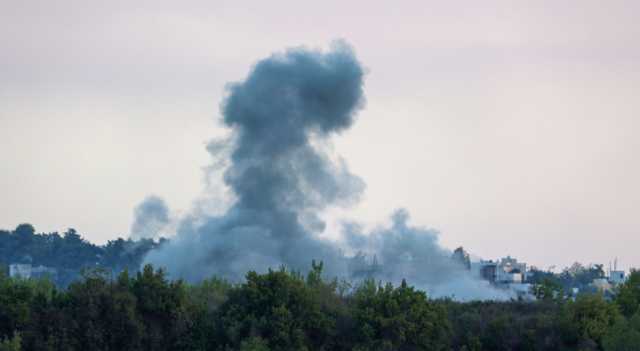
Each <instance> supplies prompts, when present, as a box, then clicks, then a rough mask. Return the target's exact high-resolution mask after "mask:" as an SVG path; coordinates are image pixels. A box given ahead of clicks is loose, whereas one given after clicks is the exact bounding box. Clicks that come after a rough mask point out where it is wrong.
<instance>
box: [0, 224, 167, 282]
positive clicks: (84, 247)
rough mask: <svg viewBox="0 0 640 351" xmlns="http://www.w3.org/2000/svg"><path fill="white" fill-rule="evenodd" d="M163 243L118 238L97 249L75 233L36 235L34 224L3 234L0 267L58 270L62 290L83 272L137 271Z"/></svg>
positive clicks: (54, 278)
mask: <svg viewBox="0 0 640 351" xmlns="http://www.w3.org/2000/svg"><path fill="white" fill-rule="evenodd" d="M162 241H163V240H161V241H160V242H155V241H154V240H151V239H141V240H139V241H133V240H124V239H121V238H119V239H117V240H111V241H109V242H107V244H106V245H103V246H98V245H94V244H92V243H90V242H88V241H86V240H84V239H83V238H82V237H81V236H80V234H78V233H77V232H76V231H75V230H74V229H69V230H67V231H66V232H65V233H64V234H63V235H60V234H58V233H40V234H36V232H35V228H34V227H33V226H32V225H31V224H20V225H18V226H17V227H16V229H14V230H13V231H6V230H0V266H5V267H6V266H8V265H10V264H12V263H31V264H32V265H33V266H46V267H51V268H55V269H56V271H57V274H56V275H55V277H52V278H53V280H54V282H55V283H56V284H57V285H59V286H67V285H68V284H69V283H71V282H72V281H73V280H75V279H77V278H78V276H79V273H80V271H81V270H82V269H84V268H94V267H103V268H106V269H109V270H111V271H113V272H120V271H122V270H123V269H128V270H130V271H136V270H138V268H139V267H140V265H141V263H142V259H143V258H144V255H145V254H146V253H147V252H149V250H151V249H153V248H155V247H157V246H158V245H160V244H161V243H162ZM5 269H6V268H5Z"/></svg>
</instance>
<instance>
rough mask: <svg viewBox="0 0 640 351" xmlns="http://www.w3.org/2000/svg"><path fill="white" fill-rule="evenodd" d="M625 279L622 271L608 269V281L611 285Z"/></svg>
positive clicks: (620, 282)
mask: <svg viewBox="0 0 640 351" xmlns="http://www.w3.org/2000/svg"><path fill="white" fill-rule="evenodd" d="M625 280H626V278H625V273H624V271H610V272H609V282H610V283H611V284H613V285H618V284H622V283H624V282H625Z"/></svg>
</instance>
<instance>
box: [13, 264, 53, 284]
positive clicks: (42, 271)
mask: <svg viewBox="0 0 640 351" xmlns="http://www.w3.org/2000/svg"><path fill="white" fill-rule="evenodd" d="M57 274H58V270H57V269H55V268H50V267H45V266H37V267H34V266H32V265H31V263H12V264H10V265H9V276H10V277H12V278H18V277H19V278H25V279H29V278H41V277H44V276H49V277H51V278H52V279H54V280H55V278H56V276H57Z"/></svg>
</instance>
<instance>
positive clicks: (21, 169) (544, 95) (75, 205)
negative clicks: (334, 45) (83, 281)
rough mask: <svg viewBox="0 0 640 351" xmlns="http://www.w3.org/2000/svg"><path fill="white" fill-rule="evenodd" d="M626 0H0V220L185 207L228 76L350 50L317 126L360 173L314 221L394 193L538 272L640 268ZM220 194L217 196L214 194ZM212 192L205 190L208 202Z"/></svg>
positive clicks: (637, 86)
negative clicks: (327, 125) (344, 201)
mask: <svg viewBox="0 0 640 351" xmlns="http://www.w3.org/2000/svg"><path fill="white" fill-rule="evenodd" d="M638 13H640V2H638V1H606V2H604V1H588V0H584V1H557V0H555V1H446V2H443V1H415V2H409V1H394V2H372V1H362V2H359V1H358V2H344V1H322V2H301V1H269V2H267V1H254V2H239V1H180V2H177V1H176V2H163V1H86V0H85V1H64V0H61V1H28V0H24V1H8V0H0V140H1V143H0V165H1V167H2V169H1V172H0V195H1V196H2V201H1V202H0V227H2V228H7V229H11V228H13V227H15V226H16V225H17V224H18V223H21V222H30V223H32V224H34V225H35V226H36V229H37V230H39V231H54V230H58V231H62V230H64V229H65V228H67V227H74V228H76V229H78V230H79V231H80V232H81V233H82V234H83V235H84V236H85V237H86V238H88V239H90V240H92V241H95V242H105V241H106V240H108V239H111V238H115V237H116V236H118V235H128V230H129V227H130V225H131V222H132V217H133V209H134V207H135V206H136V205H137V204H138V203H139V202H140V201H142V200H143V199H144V198H145V196H147V195H149V194H157V195H159V196H161V197H163V198H164V199H166V200H167V202H168V204H169V206H170V207H171V209H172V210H173V211H174V212H175V213H174V214H176V215H177V214H180V213H186V212H188V211H189V209H190V208H191V206H192V202H193V200H194V199H198V198H199V197H200V196H201V194H202V189H203V187H204V182H203V177H204V172H203V167H205V166H207V165H208V164H209V163H210V160H209V156H208V154H207V152H206V150H205V146H206V143H207V141H208V140H209V139H211V138H212V137H223V136H224V135H226V133H227V132H228V131H226V130H224V129H223V128H221V127H220V126H219V125H218V124H217V118H218V117H219V111H218V104H219V102H220V100H221V97H222V95H223V92H224V86H225V84H226V83H227V82H230V81H236V80H240V79H243V78H244V77H245V76H246V74H247V72H248V71H249V69H250V67H251V65H252V63H254V62H255V61H257V60H258V59H260V58H263V57H265V56H268V55H269V54H271V53H272V52H274V51H280V50H282V49H284V48H287V47H292V46H300V45H304V46H308V47H326V46H327V45H328V44H329V43H330V42H331V41H332V40H333V39H339V38H342V39H345V40H347V41H348V42H349V43H351V45H353V46H354V48H355V50H356V53H357V55H358V57H359V59H360V60H361V61H362V63H363V64H364V65H365V66H366V67H367V68H368V69H369V73H368V76H367V79H366V87H365V91H366V94H367V106H366V108H365V110H364V111H362V112H361V113H360V115H359V119H358V121H357V122H356V125H355V126H354V127H353V128H352V129H351V130H349V131H347V132H346V133H343V134H342V135H341V136H339V137H337V138H335V140H334V148H335V151H336V153H338V154H340V155H342V156H343V157H344V158H345V159H346V160H347V162H348V164H349V166H350V168H351V170H352V171H353V173H355V174H357V175H360V176H361V177H362V178H363V179H364V180H365V181H366V183H367V190H366V192H365V196H364V199H363V201H362V202H361V203H360V204H358V205H357V206H356V207H354V208H352V209H350V210H347V211H343V210H340V211H331V213H330V214H328V216H330V217H332V218H339V217H349V218H353V219H358V220H362V221H364V222H366V223H368V224H369V225H372V226H373V225H376V224H378V223H381V221H385V220H386V218H388V215H389V214H390V213H391V212H392V211H393V209H395V208H398V207H405V208H407V209H408V210H409V211H410V213H411V215H412V222H413V223H414V224H418V225H425V226H428V227H432V228H436V229H438V230H440V231H441V236H440V239H441V242H442V243H443V245H444V246H447V247H449V248H454V247H456V246H458V245H464V246H465V247H466V248H467V249H469V250H470V251H471V252H473V253H474V254H476V255H479V256H482V257H485V258H497V257H499V256H504V255H507V254H510V255H512V256H516V257H518V258H520V259H522V260H525V261H527V262H529V263H532V264H536V265H538V266H542V267H544V268H546V267H547V266H550V265H557V266H559V267H561V266H565V265H569V264H571V263H572V262H573V261H581V262H583V263H589V262H596V263H605V264H606V263H608V262H609V261H611V260H613V259H614V258H615V257H618V259H619V262H620V265H621V266H622V267H623V268H628V267H630V266H636V267H638V266H640V254H638V252H640V229H639V228H640V223H639V222H640V215H639V209H640V206H639V205H640V185H639V184H638V182H639V181H640V162H638V151H639V150H640V141H639V138H638V130H639V129H638V128H639V127H640V116H639V112H640V99H638V97H637V95H638V91H640V25H638V23H637V15H638ZM220 191H222V190H220ZM220 201H222V200H220Z"/></svg>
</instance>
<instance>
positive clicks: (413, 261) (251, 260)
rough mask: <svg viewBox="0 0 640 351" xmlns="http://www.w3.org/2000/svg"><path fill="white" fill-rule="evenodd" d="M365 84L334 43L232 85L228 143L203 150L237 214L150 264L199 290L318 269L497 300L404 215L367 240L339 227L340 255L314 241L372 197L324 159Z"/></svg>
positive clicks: (197, 214)
mask: <svg viewBox="0 0 640 351" xmlns="http://www.w3.org/2000/svg"><path fill="white" fill-rule="evenodd" d="M364 75H365V70H364V69H363V67H362V66H361V65H360V63H359V62H358V60H357V59H356V57H355V55H354V53H353V51H352V49H351V48H350V47H349V46H348V45H347V44H346V43H344V42H336V43H334V44H333V45H332V47H331V49H330V50H329V51H327V52H322V51H314V50H307V49H304V48H297V49H290V50H288V51H286V52H284V53H281V54H274V55H272V56H271V57H269V58H267V59H264V60H261V61H259V62H258V63H257V64H256V65H255V66H254V67H253V69H252V70H251V72H250V73H249V75H248V77H247V78H246V79H245V80H244V81H242V82H237V83H233V84H230V85H229V86H228V87H227V93H228V94H227V96H226V98H225V99H224V101H223V103H222V104H221V112H222V122H223V123H224V124H225V125H226V126H228V127H230V128H231V130H232V137H231V139H230V140H228V141H227V142H226V143H223V144H224V145H221V143H220V142H219V141H217V142H213V143H211V144H210V146H209V147H208V150H209V152H210V153H212V155H213V156H214V158H215V159H218V158H219V156H220V155H219V153H220V152H221V150H229V151H228V158H229V162H228V164H227V166H226V169H225V171H224V177H223V179H224V182H225V183H226V185H227V186H228V187H229V188H230V189H231V190H232V192H233V194H234V195H235V202H234V203H233V204H232V205H231V206H230V207H229V208H228V209H227V210H226V211H225V212H224V213H223V214H222V215H206V214H203V213H204V211H194V213H193V214H191V215H189V216H186V217H184V218H182V219H181V221H180V223H179V224H178V228H177V233H176V236H175V237H174V238H172V239H171V242H170V243H169V244H168V245H164V246H163V247H161V248H160V249H158V250H154V251H152V252H151V253H150V254H149V255H148V257H147V258H146V261H147V262H150V263H153V264H155V265H159V266H162V267H166V268H167V269H168V271H169V273H170V274H171V275H172V276H175V277H181V278H185V279H187V280H191V281H197V280H200V279H203V278H206V277H210V276H211V275H218V276H222V277H225V278H228V279H231V280H240V279H242V277H243V276H244V275H245V273H246V272H247V271H248V270H256V271H265V270H266V269H268V268H269V267H271V268H277V267H279V266H281V265H285V266H287V267H289V268H292V269H296V270H301V271H305V270H307V269H308V268H309V267H310V264H311V260H312V259H315V260H320V261H323V262H324V267H325V272H326V274H327V275H329V276H338V277H343V278H349V279H360V278H363V277H374V278H379V279H383V280H386V281H392V282H398V281H400V280H401V279H402V278H407V279H408V280H409V281H410V282H411V283H412V284H416V285H417V286H419V287H421V288H423V289H426V290H428V291H429V292H431V293H432V294H433V295H436V296H443V295H448V296H451V295H455V296H456V297H459V298H496V297H498V295H499V293H497V292H496V291H494V290H493V289H490V288H489V287H486V286H483V285H482V283H481V282H479V281H476V280H474V279H472V278H471V277H470V276H469V274H468V273H467V272H466V271H464V270H463V269H462V268H461V267H459V266H458V265H457V264H456V263H454V262H453V261H452V260H451V259H450V255H451V253H450V252H448V251H446V250H444V249H442V248H441V247H440V246H439V245H438V243H437V235H436V233H435V232H433V231H429V230H426V229H420V228H412V227H410V226H408V225H407V219H408V214H407V213H406V211H398V212H397V213H396V214H394V216H393V224H392V226H391V227H389V228H382V229H378V230H375V231H373V232H372V233H365V232H363V231H362V230H361V229H360V226H359V225H357V224H355V223H346V224H344V226H343V229H342V233H341V237H342V240H341V241H340V242H341V243H342V245H340V244H336V243H335V242H331V241H328V240H324V239H321V238H320V237H319V235H320V234H321V233H322V232H323V231H324V230H325V227H326V225H325V222H324V221H323V220H322V218H320V217H319V215H318V213H321V212H322V210H324V209H326V208H327V207H329V206H347V205H349V204H352V203H354V202H356V201H358V199H359V197H360V195H361V193H362V192H363V190H364V188H365V184H364V182H363V181H362V180H361V179H360V178H358V177H357V176H355V175H353V174H351V173H350V172H349V170H348V168H347V166H346V163H345V162H344V161H343V160H341V159H338V160H337V161H336V160H334V159H332V158H331V157H330V155H329V153H327V152H326V147H327V145H328V144H327V143H328V138H329V137H330V136H332V135H334V134H337V133H340V132H341V131H343V130H345V129H347V128H349V127H350V126H351V125H352V124H353V123H354V119H355V115H356V113H357V112H358V111H359V110H360V109H361V108H362V107H363V106H364V94H363V78H364ZM211 145H213V146H211ZM214 146H215V147H214ZM212 169H218V167H213V168H212Z"/></svg>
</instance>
